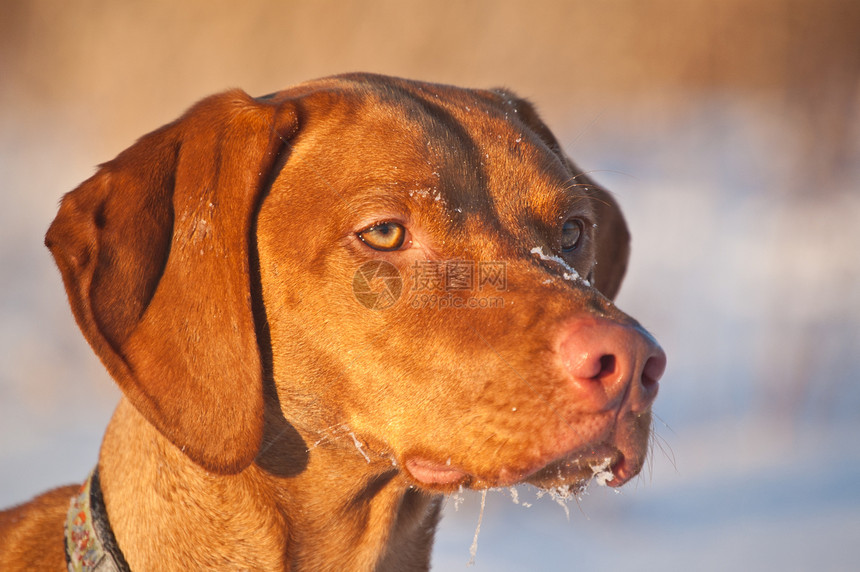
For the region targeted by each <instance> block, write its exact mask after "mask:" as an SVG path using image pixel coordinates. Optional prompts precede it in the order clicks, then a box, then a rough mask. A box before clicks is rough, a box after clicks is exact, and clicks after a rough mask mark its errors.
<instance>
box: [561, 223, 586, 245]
mask: <svg viewBox="0 0 860 572" xmlns="http://www.w3.org/2000/svg"><path fill="white" fill-rule="evenodd" d="M581 239H582V221H581V220H579V219H578V218H569V219H567V220H566V221H564V224H563V225H562V226H561V250H562V251H563V252H571V251H572V250H576V247H577V246H579V242H580V240H581Z"/></svg>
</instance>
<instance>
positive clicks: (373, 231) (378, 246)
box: [358, 222, 406, 250]
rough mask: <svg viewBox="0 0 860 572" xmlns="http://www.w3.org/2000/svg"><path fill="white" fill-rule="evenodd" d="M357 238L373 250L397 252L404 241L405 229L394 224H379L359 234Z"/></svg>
mask: <svg viewBox="0 0 860 572" xmlns="http://www.w3.org/2000/svg"><path fill="white" fill-rule="evenodd" d="M358 238H360V239H361V241H362V242H363V243H364V244H366V245H367V246H369V247H370V248H372V249H374V250H397V249H398V248H400V247H401V246H403V242H404V241H405V240H406V229H405V228H404V227H403V225H402V224H398V223H396V222H381V223H379V224H375V225H373V226H371V227H369V228H367V229H365V230H362V231H361V232H359V233H358Z"/></svg>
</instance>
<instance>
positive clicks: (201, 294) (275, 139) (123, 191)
mask: <svg viewBox="0 0 860 572" xmlns="http://www.w3.org/2000/svg"><path fill="white" fill-rule="evenodd" d="M296 128H297V118H296V113H295V110H294V108H293V107H292V105H291V104H290V103H289V102H287V103H281V104H277V103H275V102H274V100H269V101H266V102H264V101H256V100H254V99H252V98H250V97H249V96H248V95H247V94H245V93H244V92H242V91H239V90H234V91H230V92H226V93H223V94H220V95H216V96H213V97H210V98H208V99H205V100H203V101H201V102H200V103H198V104H197V105H195V106H194V107H192V108H191V109H190V110H189V111H188V112H187V113H186V114H185V115H184V116H183V117H181V118H180V119H179V120H177V121H175V122H174V123H171V124H169V125H166V126H164V127H162V128H161V129H158V130H156V131H154V132H152V133H150V134H148V135H146V136H144V137H143V138H141V139H140V140H139V141H138V142H137V143H135V144H134V145H133V146H131V147H130V148H129V149H127V150H125V151H124V152H122V153H121V154H120V155H119V156H118V157H117V158H116V159H114V160H113V161H110V162H108V163H105V164H104V165H102V166H101V168H100V169H99V171H98V172H97V173H96V174H95V175H94V176H93V177H91V178H90V179H88V180H87V181H85V182H84V183H83V184H81V185H80V186H79V187H78V188H77V189H75V190H74V191H72V192H70V193H68V194H67V195H66V196H65V197H64V198H63V201H62V204H61V206H60V210H59V213H58V214H57V217H56V219H55V220H54V222H53V224H52V225H51V227H50V229H49V230H48V234H47V236H46V239H45V243H46V244H47V246H48V247H49V248H50V249H51V253H52V254H53V255H54V258H55V259H56V262H57V265H58V266H59V268H60V271H61V273H62V275H63V282H64V283H65V286H66V291H67V293H68V296H69V300H70V302H71V306H72V310H73V312H74V315H75V319H76V320H77V322H78V325H79V326H80V327H81V330H82V331H83V333H84V335H85V336H86V338H87V340H88V341H89V343H90V345H91V346H92V347H93V349H94V350H95V352H96V353H97V354H98V356H99V357H100V358H101V360H102V362H103V363H104V364H105V366H106V367H107V369H108V371H109V372H110V373H111V375H112V376H113V377H114V379H115V380H116V381H117V383H118V384H119V386H120V388H121V389H122V390H123V392H124V393H125V395H126V397H127V398H128V399H129V400H131V402H132V403H133V404H134V405H135V407H136V408H137V409H138V410H139V411H140V412H141V413H142V414H143V415H144V416H145V417H146V419H147V420H148V421H149V422H150V423H152V424H153V425H154V426H155V427H156V428H157V429H158V430H159V431H160V432H161V433H162V434H163V435H165V436H166V437H167V438H168V439H169V440H170V441H171V442H172V443H173V444H175V445H176V446H177V447H179V448H180V449H181V450H182V451H184V452H185V454H187V455H188V456H189V457H190V458H191V459H192V460H194V461H195V462H197V463H198V464H200V465H201V466H203V467H205V468H206V469H208V470H211V471H215V472H220V473H231V472H237V471H239V470H241V469H242V468H244V467H246V466H248V465H249V464H250V463H251V462H252V461H253V459H254V457H255V455H256V454H257V451H258V449H259V446H260V441H261V439H262V434H263V389H262V369H261V360H260V354H259V348H258V346H257V339H256V333H255V327H254V317H253V311H252V302H251V273H250V272H251V269H250V262H249V260H250V258H249V257H250V256H251V254H252V253H251V249H252V245H253V243H252V240H253V237H252V232H253V226H254V217H255V215H256V209H257V208H258V203H259V201H260V200H261V195H262V193H263V191H264V188H265V187H266V185H268V184H269V177H270V171H271V170H272V168H273V165H274V163H275V159H276V157H277V155H278V153H279V152H280V151H281V150H282V148H283V145H284V143H283V142H284V141H285V140H286V138H288V137H289V136H290V135H292V132H293V131H295V129H296Z"/></svg>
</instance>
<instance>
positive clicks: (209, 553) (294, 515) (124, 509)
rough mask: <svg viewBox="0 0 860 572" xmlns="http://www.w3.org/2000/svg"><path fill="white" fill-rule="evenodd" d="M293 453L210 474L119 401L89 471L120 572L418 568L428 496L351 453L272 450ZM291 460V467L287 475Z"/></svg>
mask: <svg viewBox="0 0 860 572" xmlns="http://www.w3.org/2000/svg"><path fill="white" fill-rule="evenodd" d="M279 435H280V434H279ZM301 442H303V441H301V440H300V439H299V440H297V443H301ZM297 443H293V445H289V444H288V443H285V442H283V439H277V438H276V439H274V441H272V440H269V441H268V444H267V445H264V452H263V453H262V454H261V455H260V457H258V459H257V462H255V463H254V464H253V465H251V466H250V467H248V468H247V469H245V470H244V471H242V472H241V473H239V474H236V475H226V476H225V475H213V474H211V473H208V472H206V471H205V470H203V469H202V468H200V467H199V466H197V465H196V464H194V463H193V462H192V461H191V460H190V459H188V458H187V457H186V456H185V455H184V454H182V453H181V452H180V451H179V450H178V449H177V448H176V447H174V446H173V445H172V444H170V443H169V442H168V441H167V440H166V439H165V438H164V437H163V436H162V435H161V434H160V433H158V431H156V430H155V429H154V428H153V427H152V426H151V425H150V424H149V423H148V422H147V421H146V420H145V419H144V418H143V417H142V416H141V415H140V413H138V412H137V410H136V409H135V408H134V407H133V406H131V404H129V403H128V402H127V401H126V400H123V401H122V402H121V403H120V405H119V407H118V408H117V411H116V413H115V414H114V417H113V419H112V420H111V424H110V426H109V427H108V431H107V433H106V434H105V440H104V443H103V445H102V453H101V458H100V461H99V468H100V471H101V478H102V488H103V491H104V498H105V504H106V507H107V512H108V516H109V518H110V523H111V526H112V527H113V530H114V533H115V535H116V538H117V541H118V543H119V546H120V548H121V550H122V551H123V554H124V555H125V558H126V559H127V561H128V563H129V565H130V567H131V569H132V570H155V569H162V570H174V569H175V570H182V569H196V568H202V569H213V570H214V569H224V570H234V569H265V570H328V569H338V570H413V569H416V570H422V569H427V568H429V560H430V548H431V545H432V541H433V533H434V530H435V527H436V524H437V521H438V518H439V507H440V502H439V498H438V497H432V496H427V495H425V494H423V493H420V492H418V491H417V490H414V489H412V488H410V486H409V484H408V483H407V482H406V480H405V479H404V478H403V476H402V474H401V473H399V472H398V471H397V470H396V469H395V468H393V467H392V466H391V465H390V464H388V466H387V467H386V466H385V464H384V463H380V462H373V463H368V462H367V460H366V459H365V458H363V457H362V456H361V455H358V454H354V453H356V452H353V454H350V453H348V452H346V451H345V450H344V449H342V448H340V449H338V448H334V447H326V446H324V445H320V446H316V447H313V448H312V449H311V450H310V451H307V449H305V450H304V452H302V451H289V450H284V448H285V447H286V448H287V449H289V447H290V446H293V447H295V446H296V445H297ZM302 454H303V455H304V456H305V457H306V464H305V465H304V466H303V467H299V468H298V469H296V468H295V467H289V466H287V465H288V464H290V463H293V464H294V463H295V462H296V457H297V456H299V457H301V456H302ZM332 467H336V470H335V469H332Z"/></svg>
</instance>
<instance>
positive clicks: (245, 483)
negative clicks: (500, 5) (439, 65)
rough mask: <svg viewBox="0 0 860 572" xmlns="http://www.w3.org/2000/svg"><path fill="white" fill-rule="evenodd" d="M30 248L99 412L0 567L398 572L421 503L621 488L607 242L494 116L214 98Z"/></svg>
mask: <svg viewBox="0 0 860 572" xmlns="http://www.w3.org/2000/svg"><path fill="white" fill-rule="evenodd" d="M46 243H47V245H48V246H49V248H50V249H51V252H52V253H53V255H54V256H55V258H56V261H57V264H58V266H59V268H60V270H61V272H62V275H63V280H64V283H65V286H66V290H67V292H68V296H69V300H70V302H71V306H72V310H73V312H74V315H75V318H76V319H77V321H78V324H79V325H80V327H81V330H82V331H83V333H84V335H85V336H86V338H87V340H88V341H89V343H90V344H91V345H92V347H93V349H94V350H95V352H96V353H97V354H98V355H99V357H100V358H101V360H102V361H103V363H104V365H105V366H106V367H107V369H108V370H109V371H110V373H111V375H112V376H113V377H114V379H115V380H116V381H117V383H118V384H119V386H120V387H121V388H122V390H123V392H124V398H123V400H122V401H121V402H120V404H119V406H118V408H117V410H116V413H115V415H114V417H113V419H112V421H111V423H110V425H109V427H108V429H107V432H106V435H105V439H104V443H103V445H102V449H101V455H100V458H99V462H98V469H97V471H95V472H94V475H93V477H92V478H91V479H89V480H88V481H87V483H85V488H84V489H83V491H82V492H81V493H80V494H79V492H78V488H77V487H66V488H63V489H58V490H55V491H52V492H49V493H46V494H44V495H42V496H40V497H38V498H37V499H35V500H34V501H32V502H31V503H29V504H26V505H22V506H20V507H17V508H14V509H11V510H9V511H7V512H4V513H2V514H0V569H2V570H25V569H26V570H30V569H40V570H41V569H45V570H47V569H51V570H60V569H63V568H64V567H65V566H66V559H68V560H69V562H70V563H71V564H70V565H71V567H72V569H76V570H79V569H83V570H96V569H98V570H122V569H127V568H131V569H133V570H192V569H207V570H212V569H218V570H240V569H253V570H287V569H289V570H372V569H376V570H423V569H426V568H427V567H428V566H429V559H430V547H431V544H432V539H433V533H434V529H435V526H436V523H437V520H438V517H439V510H440V499H441V498H442V493H446V492H450V491H453V490H456V489H457V488H459V487H461V486H462V487H468V488H471V489H485V488H487V487H498V486H507V485H512V484H516V483H520V482H528V483H532V484H534V485H537V486H540V487H561V488H563V489H564V488H567V489H571V488H573V489H575V488H577V487H579V486H581V485H582V483H583V482H585V481H587V480H588V479H590V478H591V477H592V476H593V475H595V474H597V473H600V477H601V478H602V479H603V480H605V481H609V484H610V485H612V486H620V485H621V484H623V483H624V482H626V481H628V480H629V479H631V478H632V477H633V476H634V475H636V474H637V473H638V472H639V470H640V468H641V467H642V464H643V459H644V457H645V453H646V449H647V444H648V438H649V431H650V421H651V416H650V408H651V404H652V402H653V400H654V397H655V395H656V393H657V382H658V379H659V377H660V376H661V374H662V372H663V369H664V367H665V356H664V354H663V352H662V350H661V349H660V348H659V346H658V345H657V344H656V342H654V340H653V339H652V338H651V336H650V335H648V334H647V333H646V332H645V331H644V330H643V329H642V328H641V327H640V326H639V325H638V324H637V323H636V322H635V321H634V320H632V319H631V318H629V317H628V316H627V315H625V314H624V313H622V312H621V311H619V310H618V309H616V308H615V306H613V304H612V303H611V302H610V301H609V300H610V299H611V298H612V297H614V296H615V294H616V292H617V291H618V288H619V285H620V283H621V279H622V277H623V275H624V271H625V266H626V261H627V255H628V234H627V229H626V226H625V223H624V220H623V218H622V216H621V214H620V212H619V210H618V208H617V206H616V204H615V202H614V201H613V199H612V198H611V197H610V196H609V194H607V193H606V192H605V191H603V190H602V189H601V188H599V187H597V186H596V185H595V184H594V183H592V182H591V181H590V180H589V179H588V178H587V177H585V176H584V175H583V174H582V173H581V172H580V171H578V170H577V169H576V168H575V167H574V166H573V164H572V163H571V162H570V161H569V160H568V159H567V158H566V157H565V156H564V155H563V154H562V152H561V150H560V148H559V145H558V143H557V141H556V139H555V138H554V137H553V135H552V133H551V132H550V131H549V129H548V128H547V127H546V126H545V125H544V124H543V123H542V122H541V121H540V119H539V118H538V117H537V115H536V113H535V112H534V110H533V109H532V107H531V106H530V105H529V104H528V103H526V102H525V101H523V100H521V99H518V98H517V97H515V96H514V95H512V94H511V93H509V92H505V91H476V90H466V89H458V88H453V87H447V86H440V85H432V84H426V83H417V82H411V81H405V80H400V79H395V78H389V77H382V76H374V75H346V76H340V77H333V78H328V79H323V80H319V81H313V82H309V83H305V84H302V85H299V86H297V87H294V88H292V89H288V90H286V91H282V92H279V93H276V94H273V95H270V96H266V97H261V98H257V99H253V98H251V97H249V96H247V95H246V94H245V93H243V92H241V91H230V92H227V93H224V94H221V95H216V96H213V97H210V98H208V99H205V100H203V101H202V102H200V103H198V104H197V105H195V106H194V107H193V108H192V109H191V110H190V111H188V113H186V114H185V115H184V116H183V117H182V118H180V119H179V120H177V121H175V122H173V123H171V124H169V125H166V126H165V127H162V128H161V129H158V130H157V131H154V132H153V133H150V134H149V135H146V136H144V137H143V138H142V139H140V140H139V141H138V142H137V143H135V144H134V145H133V146H132V147H130V148H129V149H127V150H126V151H124V152H123V153H121V154H120V155H119V156H118V157H117V158H116V159H114V160H113V161H110V162H109V163H106V164H104V165H103V166H102V167H101V168H100V169H99V171H98V173H96V175H95V176H93V177H92V178H90V179H89V180H87V181H86V182H84V183H83V184H82V185H81V186H80V187H78V188H77V189H76V190H74V191H72V192H71V193H69V194H68V195H66V197H65V198H64V199H63V203H62V206H61V208H60V211H59V214H58V215H57V218H56V220H55V221H54V223H53V224H52V225H51V228H50V230H49V231H48V235H47V240H46ZM610 471H611V472H610ZM70 499H71V509H70ZM64 523H65V535H66V542H65V552H66V554H65V555H64V541H63V534H64V532H63V530H64Z"/></svg>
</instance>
